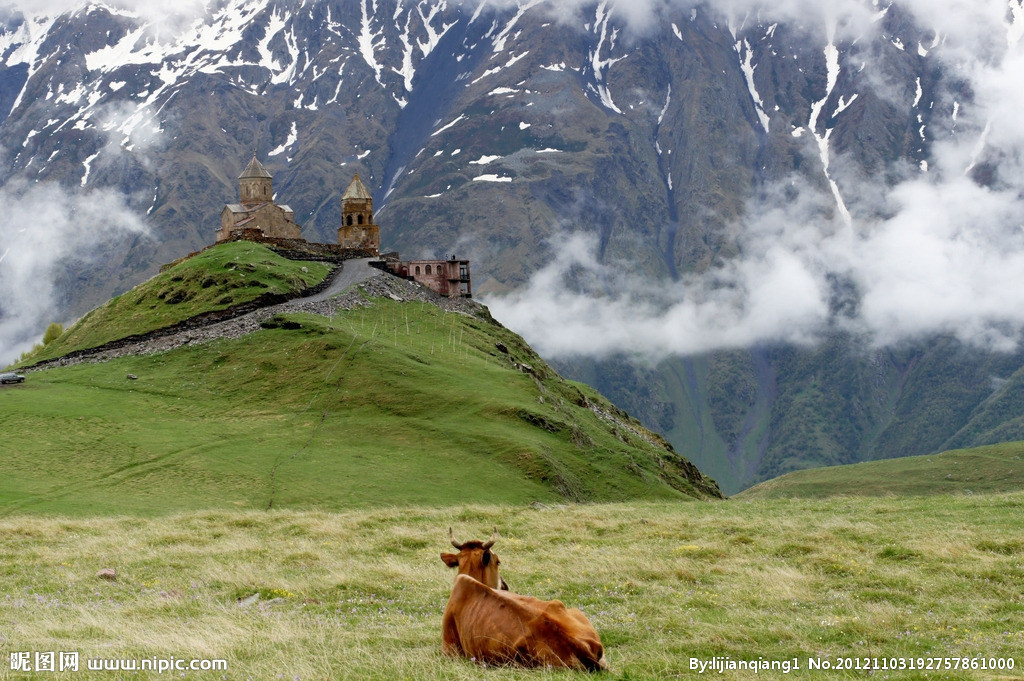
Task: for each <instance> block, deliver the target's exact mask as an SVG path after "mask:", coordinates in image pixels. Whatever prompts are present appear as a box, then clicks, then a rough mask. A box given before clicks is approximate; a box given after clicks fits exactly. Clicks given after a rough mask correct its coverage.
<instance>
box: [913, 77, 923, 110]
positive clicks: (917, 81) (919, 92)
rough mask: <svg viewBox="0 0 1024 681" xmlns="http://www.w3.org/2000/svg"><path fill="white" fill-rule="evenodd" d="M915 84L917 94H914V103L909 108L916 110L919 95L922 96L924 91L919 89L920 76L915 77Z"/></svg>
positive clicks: (919, 99) (919, 100) (919, 98)
mask: <svg viewBox="0 0 1024 681" xmlns="http://www.w3.org/2000/svg"><path fill="white" fill-rule="evenodd" d="M915 83H916V85H917V92H916V93H915V94H914V103H913V104H911V105H910V106H912V107H915V108H916V107H917V105H918V104H919V103H920V102H921V95H922V94H924V90H922V89H921V76H918V77H917V80H916V81H915Z"/></svg>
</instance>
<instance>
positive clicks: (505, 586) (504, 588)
mask: <svg viewBox="0 0 1024 681" xmlns="http://www.w3.org/2000/svg"><path fill="white" fill-rule="evenodd" d="M498 581H499V582H501V584H499V585H498V590H499V591H508V590H509V588H508V584H506V583H505V580H504V579H502V578H501V577H499V578H498Z"/></svg>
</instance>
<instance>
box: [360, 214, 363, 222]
mask: <svg viewBox="0 0 1024 681" xmlns="http://www.w3.org/2000/svg"><path fill="white" fill-rule="evenodd" d="M359 224H363V214H362V213H360V214H359Z"/></svg>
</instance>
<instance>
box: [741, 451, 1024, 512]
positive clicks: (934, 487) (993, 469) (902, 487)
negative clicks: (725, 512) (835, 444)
mask: <svg viewBox="0 0 1024 681" xmlns="http://www.w3.org/2000/svg"><path fill="white" fill-rule="evenodd" d="M1022 489H1024V442H1006V443H1002V444H998V445H989V446H987V447H978V448H976V449H960V450H954V451H949V452H943V453H941V454H931V455H927V456H910V457H906V458H901V459H887V460H885V461H867V462H864V463H858V464H852V465H849V466H830V467H826V468H813V469H809V470H804V471H797V472H794V473H789V474H787V475H783V476H781V477H778V478H775V479H773V480H768V481H766V482H763V483H761V484H759V485H755V486H754V487H751V488H750V489H748V490H745V491H744V492H741V493H740V494H738V495H737V496H738V497H739V498H743V499H754V498H773V497H774V498H778V497H804V498H822V497H830V496H839V495H857V496H880V495H927V494H953V493H960V494H983V493H1001V492H1014V491H1018V490H1022Z"/></svg>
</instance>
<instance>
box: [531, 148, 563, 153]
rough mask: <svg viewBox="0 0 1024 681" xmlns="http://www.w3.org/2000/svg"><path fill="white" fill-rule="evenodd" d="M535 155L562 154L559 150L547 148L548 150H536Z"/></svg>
mask: <svg viewBox="0 0 1024 681" xmlns="http://www.w3.org/2000/svg"><path fill="white" fill-rule="evenodd" d="M537 153H538V154H561V153H563V152H562V150H561V149H551V148H548V149H538V150H537Z"/></svg>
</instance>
